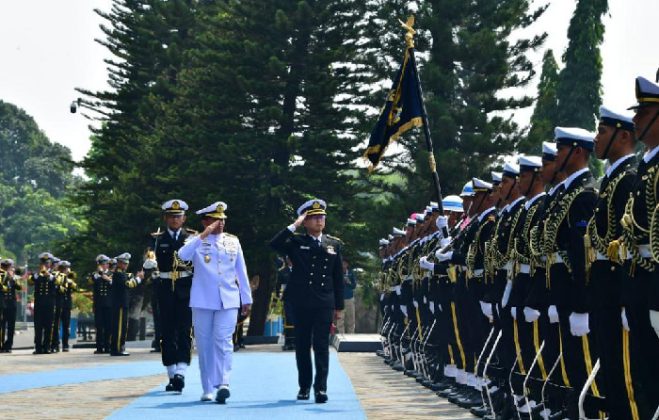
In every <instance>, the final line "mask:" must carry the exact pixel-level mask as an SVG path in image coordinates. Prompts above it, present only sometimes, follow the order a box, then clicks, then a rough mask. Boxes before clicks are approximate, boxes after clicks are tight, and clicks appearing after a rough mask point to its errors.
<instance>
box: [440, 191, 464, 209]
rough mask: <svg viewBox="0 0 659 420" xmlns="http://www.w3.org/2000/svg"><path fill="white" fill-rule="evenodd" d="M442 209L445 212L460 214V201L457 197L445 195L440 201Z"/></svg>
mask: <svg viewBox="0 0 659 420" xmlns="http://www.w3.org/2000/svg"><path fill="white" fill-rule="evenodd" d="M442 207H444V210H445V211H453V212H456V213H462V212H463V211H464V210H463V209H462V199H461V198H460V197H458V196H457V195H447V196H446V197H444V199H443V200H442Z"/></svg>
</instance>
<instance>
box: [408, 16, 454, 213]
mask: <svg viewBox="0 0 659 420" xmlns="http://www.w3.org/2000/svg"><path fill="white" fill-rule="evenodd" d="M399 22H400V23H401V24H402V25H403V28H405V29H406V30H407V33H406V34H405V43H406V44H407V49H408V52H409V54H410V60H412V65H413V66H414V77H416V88H417V93H418V94H419V98H420V100H421V110H422V115H421V120H422V121H423V136H424V138H425V140H426V150H427V151H428V164H429V166H430V172H431V174H432V180H433V184H434V187H435V194H436V198H437V204H438V205H439V212H440V214H444V206H443V205H442V187H441V185H440V184H439V175H438V174H437V163H436V162H435V154H434V153H433V147H432V139H431V138H430V127H429V125H428V112H427V111H426V104H425V102H424V101H423V91H422V89H421V78H420V77H419V71H418V69H417V66H416V58H415V56H414V34H415V33H416V31H415V30H414V28H413V25H414V16H410V17H408V18H407V22H402V21H399Z"/></svg>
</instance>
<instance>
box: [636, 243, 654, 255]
mask: <svg viewBox="0 0 659 420" xmlns="http://www.w3.org/2000/svg"><path fill="white" fill-rule="evenodd" d="M638 253H639V255H640V256H641V257H643V258H652V250H651V249H650V245H649V244H644V245H638Z"/></svg>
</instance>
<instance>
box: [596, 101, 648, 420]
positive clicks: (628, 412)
mask: <svg viewBox="0 0 659 420" xmlns="http://www.w3.org/2000/svg"><path fill="white" fill-rule="evenodd" d="M635 146H636V141H635V137H634V123H633V122H632V115H628V114H626V113H623V112H620V111H614V110H612V109H610V108H607V107H604V106H602V107H600V120H599V126H598V130H597V136H595V156H597V158H598V159H602V160H606V161H607V164H608V167H607V169H606V172H605V174H604V177H603V179H602V181H601V184H600V187H599V197H598V200H597V206H596V208H595V215H593V217H592V218H591V219H590V222H589V223H588V229H587V231H586V237H585V242H586V258H587V261H586V264H587V267H588V268H589V269H588V271H587V273H586V274H587V275H588V278H587V281H588V287H587V290H586V291H587V297H588V303H589V315H590V316H591V320H590V325H591V327H592V330H593V333H594V336H595V337H596V338H597V352H598V354H599V358H600V365H601V370H600V374H599V375H598V378H601V379H600V381H599V383H600V385H601V388H602V389H600V392H601V393H602V394H603V395H604V396H605V397H606V401H607V411H608V412H609V416H610V418H613V419H633V418H634V414H635V413H638V406H637V401H639V398H638V397H637V396H634V395H633V393H632V395H628V389H627V387H626V386H625V384H626V383H631V381H630V380H631V371H629V372H628V375H627V376H626V374H625V369H624V366H629V365H630V363H631V360H630V358H629V356H630V347H629V326H628V325H627V323H626V321H625V322H623V321H622V320H623V319H625V318H626V315H625V314H624V313H623V314H621V308H622V302H621V299H620V295H621V293H622V290H623V287H624V286H625V285H627V284H628V282H629V278H628V273H627V272H626V271H625V269H624V267H623V264H624V262H625V259H626V255H624V256H623V255H621V251H622V247H621V241H620V240H619V239H620V237H621V236H622V225H621V224H620V220H621V219H622V217H623V216H624V213H625V204H626V203H627V199H628V198H629V194H630V193H631V192H632V190H633V189H634V183H635V179H636V166H637V161H636V158H635V155H634V149H635ZM625 328H626V329H625ZM632 388H637V387H632ZM631 391H632V392H633V389H631ZM649 415H650V414H649V413H647V416H642V417H643V418H645V417H648V416H649ZM636 418H638V416H636Z"/></svg>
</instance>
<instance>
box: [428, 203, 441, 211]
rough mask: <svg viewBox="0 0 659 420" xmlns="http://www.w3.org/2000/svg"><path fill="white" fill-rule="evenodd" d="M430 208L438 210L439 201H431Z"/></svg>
mask: <svg viewBox="0 0 659 420" xmlns="http://www.w3.org/2000/svg"><path fill="white" fill-rule="evenodd" d="M430 208H431V210H432V211H439V203H437V202H436V201H431V202H430Z"/></svg>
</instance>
